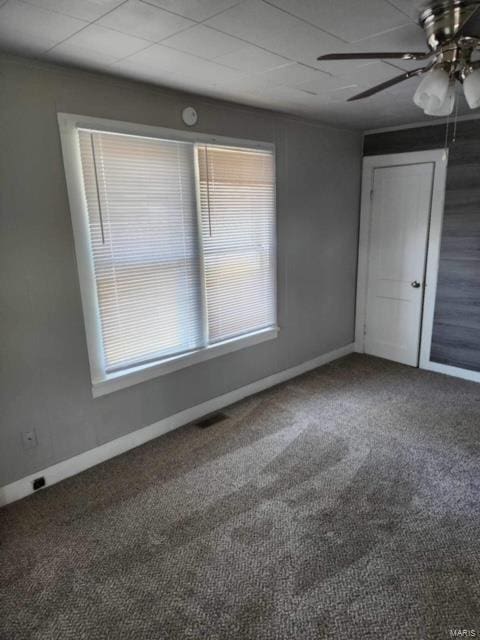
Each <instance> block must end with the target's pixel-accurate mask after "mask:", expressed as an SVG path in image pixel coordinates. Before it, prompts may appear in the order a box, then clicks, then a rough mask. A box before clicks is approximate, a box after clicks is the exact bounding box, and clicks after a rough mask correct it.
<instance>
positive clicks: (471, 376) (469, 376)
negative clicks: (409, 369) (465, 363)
mask: <svg viewBox="0 0 480 640" xmlns="http://www.w3.org/2000/svg"><path fill="white" fill-rule="evenodd" d="M422 368H423V369H426V370H427V371H435V373H443V374H444V375H446V376H452V377H454V378H462V380H469V381H470V382H480V371H472V370H471V369H462V368H461V367H452V366H451V365H449V364H441V363H440V362H433V360H430V361H429V362H427V363H425V366H424V367H422Z"/></svg>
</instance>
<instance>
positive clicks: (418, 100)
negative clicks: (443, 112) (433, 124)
mask: <svg viewBox="0 0 480 640" xmlns="http://www.w3.org/2000/svg"><path fill="white" fill-rule="evenodd" d="M449 86H450V76H449V75H448V72H447V71H446V70H445V69H444V68H443V67H441V66H439V67H434V68H433V69H432V70H431V71H429V72H428V73H426V74H425V77H424V78H423V80H422V81H421V82H420V84H419V85H418V87H417V90H416V91H415V94H414V96H413V101H414V103H415V104H416V105H417V106H418V107H420V108H421V109H423V110H426V109H428V110H429V111H433V110H437V109H440V107H441V106H442V105H443V103H444V102H445V100H446V98H447V94H448V89H449Z"/></svg>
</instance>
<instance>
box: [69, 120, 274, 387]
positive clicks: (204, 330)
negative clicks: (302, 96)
mask: <svg viewBox="0 0 480 640" xmlns="http://www.w3.org/2000/svg"><path fill="white" fill-rule="evenodd" d="M59 121H60V129H61V133H62V146H63V151H64V160H65V168H66V174H67V183H68V188H69V197H70V203H71V209H72V220H73V223H74V231H75V242H76V248H77V256H78V262H79V271H80V280H81V286H82V299H83V304H84V314H85V320H86V329H87V339H88V346H89V356H90V363H91V367H92V381H93V386H94V394H95V395H98V394H100V393H105V392H108V391H112V390H115V389H116V388H120V387H122V386H127V384H133V383H135V382H138V381H141V380H144V379H147V378H148V377H153V376H154V375H160V374H162V373H165V372H167V371H172V370H174V369H178V368H180V367H183V366H187V365H189V364H192V363H194V362H198V361H201V360H204V359H206V358H211V357H213V356H216V355H221V354H223V353H226V352H228V351H232V350H234V349H238V348H241V347H244V346H248V345H250V344H255V343H257V342H260V341H263V340H265V339H269V338H272V337H275V336H276V332H277V328H276V296H275V272H276V260H275V175H274V173H275V172H274V154H273V149H272V148H271V147H270V146H268V145H256V146H255V147H253V146H252V145H249V144H242V143H240V142H239V143H237V142H235V143H232V142H229V143H225V144H223V143H222V141H220V140H218V139H217V140H216V141H215V143H212V142H210V141H209V139H208V137H206V136H201V135H197V136H196V139H191V138H190V135H191V134H189V133H188V134H185V133H183V132H177V133H176V134H175V132H171V131H169V132H164V131H158V130H156V129H152V128H141V131H135V129H134V128H132V126H131V125H124V126H121V123H116V124H117V125H119V126H117V127H115V124H114V125H113V126H112V123H109V126H108V127H105V123H104V127H103V129H102V127H101V123H100V126H99V124H96V123H98V122H99V121H98V120H95V121H92V119H89V118H83V119H80V121H79V119H78V118H76V117H74V116H68V115H63V114H61V115H60V116H59ZM95 125H96V126H95ZM167 134H168V135H167ZM95 390H96V391H97V393H95Z"/></svg>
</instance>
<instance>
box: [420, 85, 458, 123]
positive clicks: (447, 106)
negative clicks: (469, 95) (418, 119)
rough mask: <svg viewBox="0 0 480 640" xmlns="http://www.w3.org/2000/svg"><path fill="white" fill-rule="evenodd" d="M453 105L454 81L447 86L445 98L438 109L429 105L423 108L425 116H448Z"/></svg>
mask: <svg viewBox="0 0 480 640" xmlns="http://www.w3.org/2000/svg"><path fill="white" fill-rule="evenodd" d="M454 104H455V81H451V82H450V84H449V86H448V91H447V97H446V98H445V100H444V101H443V103H442V104H441V105H440V106H439V107H435V106H433V107H432V106H431V104H430V103H429V104H428V105H427V107H426V108H425V110H424V111H425V114H426V115H427V116H449V115H450V114H451V113H452V111H453V106H454Z"/></svg>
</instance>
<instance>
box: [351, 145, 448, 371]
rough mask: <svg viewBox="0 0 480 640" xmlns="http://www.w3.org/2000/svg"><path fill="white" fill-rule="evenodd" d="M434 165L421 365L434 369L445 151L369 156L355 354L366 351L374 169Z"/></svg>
mask: <svg viewBox="0 0 480 640" xmlns="http://www.w3.org/2000/svg"><path fill="white" fill-rule="evenodd" d="M425 162H433V164H434V174H433V183H432V196H431V201H430V220H429V229H428V238H427V253H426V264H425V276H424V283H423V305H422V315H421V331H420V345H419V366H420V367H421V368H424V369H430V368H431V367H430V366H429V365H430V344H431V339H432V329H433V314H434V310H435V295H436V290H437V276H438V264H439V258H440V241H441V235H442V224H443V205H444V200H445V181H446V175H447V163H448V153H447V151H446V150H445V149H430V150H428V151H412V152H407V153H389V154H385V155H376V156H365V157H364V158H363V170H362V195H361V208H360V231H359V240H358V268H357V300H356V314H355V351H357V352H359V353H364V352H365V324H366V313H367V290H368V264H369V254H370V230H371V216H372V194H373V177H374V169H375V168H377V167H379V166H380V167H381V166H382V165H383V166H385V167H391V166H401V165H405V164H419V163H425Z"/></svg>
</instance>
